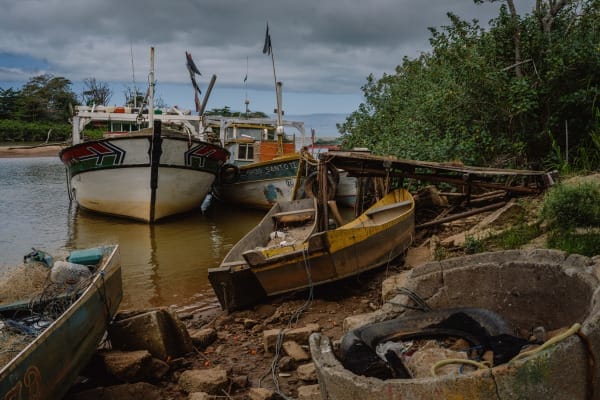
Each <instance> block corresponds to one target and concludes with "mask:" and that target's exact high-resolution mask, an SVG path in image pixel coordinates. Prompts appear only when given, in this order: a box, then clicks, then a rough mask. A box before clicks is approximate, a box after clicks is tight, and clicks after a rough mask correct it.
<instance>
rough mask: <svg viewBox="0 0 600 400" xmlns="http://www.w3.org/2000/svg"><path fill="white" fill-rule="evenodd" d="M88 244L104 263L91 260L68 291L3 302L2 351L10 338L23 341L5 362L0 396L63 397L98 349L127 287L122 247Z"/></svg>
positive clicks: (0, 318)
mask: <svg viewBox="0 0 600 400" xmlns="http://www.w3.org/2000/svg"><path fill="white" fill-rule="evenodd" d="M89 250H94V251H92V253H97V252H100V254H101V257H102V258H101V261H100V263H99V264H98V266H92V265H90V266H89V268H90V269H91V273H90V272H88V273H90V276H89V277H88V278H86V279H82V280H80V281H79V282H78V283H77V284H75V283H73V282H72V281H71V282H69V281H67V283H65V286H66V287H67V289H69V290H68V291H67V292H65V293H63V294H60V295H56V296H47V295H40V296H37V297H35V298H33V299H31V300H26V301H19V302H13V303H11V304H0V336H1V337H2V339H3V340H2V350H3V352H8V351H9V350H10V348H11V346H10V343H11V341H10V338H12V340H13V341H22V342H24V346H23V347H17V350H16V351H17V352H16V355H15V356H14V357H13V358H11V359H9V361H8V362H7V363H6V364H4V365H0V399H5V400H12V399H15V400H16V399H60V398H62V397H63V396H64V395H65V394H66V392H67V391H68V390H69V387H70V386H71V384H72V383H73V382H74V381H75V379H76V378H77V376H78V374H79V373H80V372H81V370H82V369H83V368H84V367H85V365H86V364H87V363H88V362H89V360H90V359H91V358H92V356H93V354H94V353H95V352H96V348H97V346H98V345H99V343H100V341H101V340H102V338H103V336H104V334H105V331H106V327H107V325H108V323H109V322H110V321H111V320H112V318H113V316H114V315H115V313H116V311H117V308H118V306H119V303H120V301H121V298H122V295H123V291H122V286H121V264H120V256H119V247H118V246H116V245H115V246H106V247H102V248H97V249H86V250H82V251H81V252H82V254H84V256H85V257H87V256H86V254H87V255H89V254H91V253H90V251H89ZM71 254H73V253H71ZM82 262H83V261H82ZM55 265H56V264H55ZM80 267H81V265H80ZM86 269H87V268H86ZM88 271H89V270H88ZM8 331H11V335H12V336H8V335H9V333H8ZM15 332H16V333H15ZM7 338H8V339H7Z"/></svg>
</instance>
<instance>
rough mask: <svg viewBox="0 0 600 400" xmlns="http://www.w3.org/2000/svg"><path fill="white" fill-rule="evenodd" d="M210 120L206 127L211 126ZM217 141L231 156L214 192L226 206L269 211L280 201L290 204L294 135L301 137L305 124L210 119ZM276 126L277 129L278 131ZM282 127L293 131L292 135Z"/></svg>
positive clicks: (297, 155) (295, 154) (297, 158)
mask: <svg viewBox="0 0 600 400" xmlns="http://www.w3.org/2000/svg"><path fill="white" fill-rule="evenodd" d="M210 118H211V117H209V118H207V124H211V119H210ZM212 123H213V124H214V125H218V129H219V137H220V138H221V140H222V141H223V144H224V147H225V148H226V149H227V150H228V151H229V153H230V154H231V156H230V159H229V161H228V163H227V164H225V165H223V168H222V169H221V172H220V175H219V179H218V181H217V183H216V185H215V188H214V194H215V196H216V197H217V198H218V199H219V200H221V201H223V202H226V203H231V204H236V205H240V206H243V207H249V208H257V209H267V210H268V209H269V208H271V207H272V206H273V204H275V203H276V202H277V201H280V200H291V199H292V197H293V193H294V189H295V187H296V175H297V173H298V168H299V166H300V160H301V155H300V153H298V152H297V151H296V134H299V135H300V136H301V137H304V123H303V122H298V121H282V122H281V125H278V123H277V121H275V120H272V119H266V118H250V119H243V118H216V117H215V118H213V119H212ZM278 126H279V127H280V128H279V130H278ZM283 127H288V128H292V129H294V133H293V134H291V135H288V134H286V133H285V132H284V131H283V129H284V128H283Z"/></svg>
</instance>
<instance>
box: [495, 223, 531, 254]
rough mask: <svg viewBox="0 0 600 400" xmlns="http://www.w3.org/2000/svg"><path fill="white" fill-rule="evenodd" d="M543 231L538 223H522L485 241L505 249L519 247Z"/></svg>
mask: <svg viewBox="0 0 600 400" xmlns="http://www.w3.org/2000/svg"><path fill="white" fill-rule="evenodd" d="M541 234H542V231H541V229H540V226H539V225H538V224H531V225H528V224H525V223H521V224H519V225H517V226H515V227H514V228H511V229H507V230H505V231H503V232H501V233H499V234H498V235H495V236H493V237H490V238H488V239H487V240H486V241H485V243H486V245H488V246H491V247H495V248H500V249H503V250H513V249H518V248H520V247H521V246H523V245H525V244H527V243H529V242H530V241H532V240H533V239H535V238H536V237H538V236H540V235H541Z"/></svg>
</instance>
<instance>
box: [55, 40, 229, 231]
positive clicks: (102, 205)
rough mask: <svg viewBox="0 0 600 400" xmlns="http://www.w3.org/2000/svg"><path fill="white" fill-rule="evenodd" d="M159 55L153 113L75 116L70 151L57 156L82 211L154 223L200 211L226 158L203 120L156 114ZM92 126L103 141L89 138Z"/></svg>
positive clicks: (173, 112) (99, 111)
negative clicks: (100, 131) (86, 130)
mask: <svg viewBox="0 0 600 400" xmlns="http://www.w3.org/2000/svg"><path fill="white" fill-rule="evenodd" d="M153 54H154V53H153V52H151V73H150V79H149V81H150V85H149V87H148V99H149V100H148V102H147V107H140V108H139V109H135V108H131V107H103V106H102V107H101V106H99V107H79V108H78V109H77V113H76V114H75V115H74V116H73V129H72V146H70V147H67V148H65V149H63V150H62V151H61V152H60V154H59V157H60V159H61V161H62V162H63V163H64V165H65V166H66V168H67V188H68V194H69V198H70V199H71V200H72V201H75V202H76V203H77V204H78V205H79V206H80V207H82V208H85V209H87V210H91V211H95V212H99V213H103V214H109V215H115V216H120V217H126V218H131V219H135V220H140V221H144V222H149V223H152V222H155V221H158V220H160V219H163V218H166V217H169V216H171V215H175V214H180V213H184V212H187V211H190V210H193V209H195V208H199V207H200V206H201V204H202V202H203V200H204V198H205V197H206V195H207V194H208V192H209V191H210V189H211V187H212V184H213V182H214V181H215V179H216V177H217V174H218V173H219V169H220V167H221V166H222V165H223V164H224V163H225V161H226V159H227V156H228V152H227V150H225V149H224V148H223V147H222V146H221V145H220V142H219V139H218V138H215V137H212V136H211V135H210V134H208V133H206V132H205V129H204V125H203V123H202V113H200V114H199V115H197V116H196V115H191V113H185V112H182V111H181V110H178V109H176V108H171V109H169V110H164V111H163V110H160V109H157V110H155V109H154V105H153V97H154V95H153V93H154V74H153V72H152V71H153V69H154V67H153V64H154V62H153V59H154V55H153ZM211 84H214V79H213V81H212V82H211ZM207 95H208V93H207ZM204 104H206V99H205V102H204ZM88 126H89V127H96V128H100V129H105V131H104V134H103V135H102V137H101V138H97V139H94V140H89V139H86V137H85V132H84V128H85V127H88Z"/></svg>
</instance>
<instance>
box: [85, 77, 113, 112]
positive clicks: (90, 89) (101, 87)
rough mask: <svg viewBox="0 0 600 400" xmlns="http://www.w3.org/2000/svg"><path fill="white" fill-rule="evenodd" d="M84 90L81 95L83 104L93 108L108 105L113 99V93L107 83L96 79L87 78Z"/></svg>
mask: <svg viewBox="0 0 600 400" xmlns="http://www.w3.org/2000/svg"><path fill="white" fill-rule="evenodd" d="M83 85H84V89H83V92H82V93H81V98H82V100H83V104H85V105H88V106H91V105H93V104H96V105H103V106H106V105H108V102H109V101H110V98H111V97H112V91H111V90H110V87H109V86H108V84H107V83H106V82H102V81H97V80H96V78H86V79H84V80H83Z"/></svg>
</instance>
